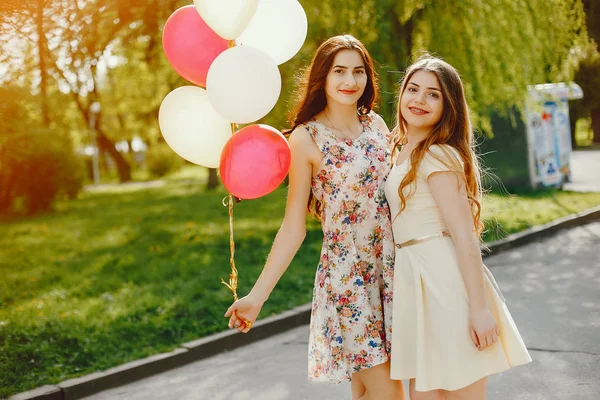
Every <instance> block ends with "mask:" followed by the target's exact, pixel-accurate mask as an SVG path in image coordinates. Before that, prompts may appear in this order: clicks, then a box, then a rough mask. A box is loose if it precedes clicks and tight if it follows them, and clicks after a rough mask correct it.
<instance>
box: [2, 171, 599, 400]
mask: <svg viewBox="0 0 600 400" xmlns="http://www.w3.org/2000/svg"><path fill="white" fill-rule="evenodd" d="M202 186H203V185H198V184H193V183H189V181H188V182H186V181H179V182H177V181H170V182H167V183H166V184H165V185H163V186H159V187H152V188H145V189H140V188H116V189H107V190H102V191H95V192H86V193H84V194H83V195H82V196H81V198H79V199H78V200H75V201H71V202H64V203H60V204H59V205H58V206H57V210H56V212H55V213H51V214H46V215H42V216H38V217H34V218H27V219H19V220H12V221H4V222H1V223H0V274H2V280H1V281H0V349H1V352H0V397H5V396H9V395H11V394H13V393H16V392H20V391H24V390H28V389H31V388H34V387H37V386H41V385H43V384H52V383H57V382H60V381H63V380H65V379H68V378H72V377H75V376H79V375H84V374H88V373H91V372H93V371H97V370H103V369H106V368H109V367H112V366H115V365H118V364H122V363H124V362H127V361H131V360H134V359H138V358H142V357H145V356H148V355H150V354H155V353H158V352H164V351H168V350H171V349H173V348H174V347H176V346H177V345H178V344H180V343H182V342H185V341H189V340H192V339H196V338H199V337H202V336H206V335H209V334H211V333H215V332H219V331H222V330H224V329H226V320H225V319H224V318H223V313H224V312H225V310H226V309H227V307H228V306H229V305H230V304H231V293H230V292H229V291H228V289H227V288H226V287H225V286H223V285H222V284H221V283H220V278H227V276H228V274H229V239H228V235H229V227H228V217H227V209H226V208H225V207H223V206H222V204H221V200H222V199H223V197H224V196H225V195H226V193H225V192H224V191H223V190H222V189H220V190H218V191H216V192H205V191H204V190H203V189H202ZM285 195H286V192H285V189H283V188H280V189H278V190H277V191H275V192H274V193H272V194H270V195H269V196H266V197H264V198H262V199H258V200H253V201H242V202H241V203H239V204H236V206H235V211H234V215H235V240H236V265H237V267H238V269H239V271H240V287H239V293H240V294H241V295H243V294H245V293H247V292H248V290H249V289H250V288H251V285H252V283H253V281H254V280H255V279H256V277H257V276H258V275H259V273H260V270H261V268H262V265H263V262H264V260H265V258H266V256H267V253H268V251H269V249H270V246H271V243H272V240H273V238H274V236H275V234H276V232H277V229H278V227H279V225H280V223H281V218H282V216H283V207H284V202H285ZM598 205H600V194H579V193H564V192H543V193H537V194H531V193H523V194H521V195H519V196H506V195H505V196H500V195H489V196H487V197H486V200H485V203H484V216H485V218H486V225H487V227H488V228H489V230H490V232H489V233H488V235H487V237H486V239H487V240H493V239H496V238H498V237H503V236H505V235H506V234H508V233H512V232H517V231H520V230H522V229H524V228H527V227H530V226H533V225H538V224H542V223H545V222H549V221H551V220H554V219H556V218H559V217H561V216H564V215H567V214H570V213H572V212H577V211H580V210H583V209H587V208H590V207H594V206H598ZM320 241H321V232H320V227H319V224H318V223H317V222H316V221H314V220H311V221H310V222H309V229H308V234H307V238H306V241H305V243H304V245H303V246H302V248H301V250H300V252H299V253H298V255H297V256H296V258H295V259H294V262H293V263H292V265H291V267H290V269H289V271H288V272H287V273H286V274H285V275H284V277H283V278H282V280H281V281H280V283H279V284H278V286H277V288H276V289H275V291H274V292H273V294H272V296H271V298H270V299H269V301H268V302H267V303H266V305H265V307H264V309H263V311H262V313H261V317H265V316H269V315H272V314H275V313H278V312H281V311H283V310H286V309H289V308H291V307H294V306H296V305H300V304H304V303H307V302H309V301H310V299H311V287H312V284H313V280H314V272H315V267H316V263H317V259H318V254H319V251H320V247H321V242H320Z"/></svg>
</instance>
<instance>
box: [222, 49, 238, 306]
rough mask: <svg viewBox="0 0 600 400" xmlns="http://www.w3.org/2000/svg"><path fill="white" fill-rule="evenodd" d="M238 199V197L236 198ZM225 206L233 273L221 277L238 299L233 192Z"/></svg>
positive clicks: (234, 297)
mask: <svg viewBox="0 0 600 400" xmlns="http://www.w3.org/2000/svg"><path fill="white" fill-rule="evenodd" d="M232 42H233V41H232ZM236 129H237V124H236V123H232V124H231V132H232V133H235V130H236ZM236 200H238V199H237V198H236ZM238 201H239V200H238ZM223 206H226V207H227V206H228V207H229V253H230V255H229V263H230V264H231V273H230V274H229V283H227V282H225V281H224V280H223V278H221V283H222V284H223V285H225V286H227V287H228V288H229V290H231V293H233V299H234V300H235V301H237V300H238V295H237V285H238V270H237V268H236V267H235V242H234V240H233V195H232V194H231V193H229V195H228V196H227V197H225V198H223Z"/></svg>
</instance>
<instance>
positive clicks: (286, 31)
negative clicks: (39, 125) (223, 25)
mask: <svg viewBox="0 0 600 400" xmlns="http://www.w3.org/2000/svg"><path fill="white" fill-rule="evenodd" d="M307 32H308V20H307V19H306V13H305V12H304V9H303V8H302V5H300V2H298V0H260V2H259V3H258V9H257V10H256V14H255V15H254V18H252V20H251V21H250V24H249V25H248V27H247V28H246V30H245V31H244V32H243V33H242V34H241V35H240V37H239V38H238V39H237V40H236V42H237V43H238V44H240V45H244V46H253V47H256V48H257V49H259V50H262V51H264V52H265V53H267V54H268V55H270V56H271V57H273V60H275V62H276V63H277V65H279V64H283V63H284V62H286V61H288V60H289V59H291V58H292V57H294V56H295V55H296V53H298V51H299V50H300V48H301V47H302V44H304V40H306V34H307Z"/></svg>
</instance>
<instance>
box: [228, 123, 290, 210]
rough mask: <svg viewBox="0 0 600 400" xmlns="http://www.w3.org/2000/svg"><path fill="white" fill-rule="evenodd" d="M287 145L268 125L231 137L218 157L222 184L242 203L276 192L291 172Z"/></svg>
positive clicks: (278, 133)
mask: <svg viewBox="0 0 600 400" xmlns="http://www.w3.org/2000/svg"><path fill="white" fill-rule="evenodd" d="M291 159H292V155H291V152H290V145H289V144H288V142H287V140H286V139H285V137H283V135H282V134H281V132H279V131H278V130H277V129H275V128H273V127H271V126H269V125H250V126H247V127H245V128H243V129H240V130H239V131H238V132H237V133H234V134H233V136H231V138H229V140H228V141H227V143H226V144H225V147H224V148H223V152H222V153H221V166H220V171H221V180H222V181H223V185H224V186H225V188H226V189H227V190H228V191H229V192H230V193H231V194H233V195H234V196H236V197H239V198H241V199H256V198H258V197H261V196H264V195H266V194H268V193H270V192H272V191H273V190H275V189H276V188H277V186H279V185H280V184H281V182H283V179H284V178H285V176H286V175H287V173H288V170H289V169H290V162H291Z"/></svg>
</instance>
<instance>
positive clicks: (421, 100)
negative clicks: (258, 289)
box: [415, 92, 425, 104]
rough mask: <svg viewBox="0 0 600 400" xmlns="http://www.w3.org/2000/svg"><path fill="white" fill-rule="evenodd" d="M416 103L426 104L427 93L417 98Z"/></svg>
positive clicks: (420, 94) (421, 93) (422, 93)
mask: <svg viewBox="0 0 600 400" xmlns="http://www.w3.org/2000/svg"><path fill="white" fill-rule="evenodd" d="M415 103H419V104H425V93H424V92H420V93H419V94H418V95H417V96H416V97H415Z"/></svg>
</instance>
